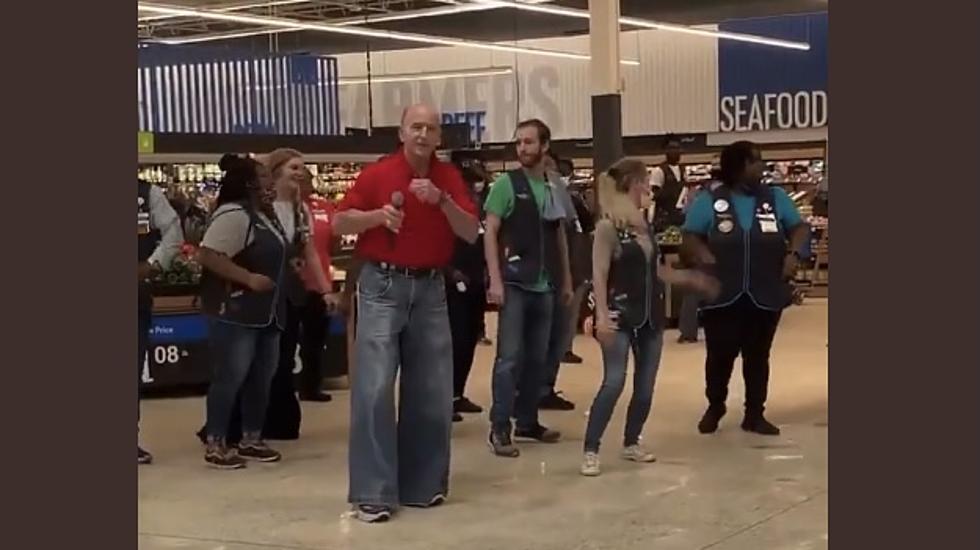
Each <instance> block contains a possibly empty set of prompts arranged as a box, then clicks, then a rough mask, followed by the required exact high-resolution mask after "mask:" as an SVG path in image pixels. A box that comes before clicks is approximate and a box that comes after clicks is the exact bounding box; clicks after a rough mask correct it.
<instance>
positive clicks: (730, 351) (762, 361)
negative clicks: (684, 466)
mask: <svg viewBox="0 0 980 550" xmlns="http://www.w3.org/2000/svg"><path fill="white" fill-rule="evenodd" d="M702 315H703V323H704V336H705V341H706V343H707V348H708V354H707V359H706V360H705V385H706V392H705V394H706V396H707V397H708V403H709V405H710V406H712V407H715V408H721V407H724V405H725V401H726V400H727V398H728V381H729V380H730V379H731V377H732V370H733V369H734V367H735V359H736V358H737V357H738V356H739V354H741V356H742V377H743V379H744V380H745V411H746V413H751V414H761V413H762V412H763V411H764V410H765V404H766V397H767V395H768V392H769V350H770V349H771V348H772V340H773V336H775V334H776V327H777V326H778V325H779V318H780V316H781V315H782V312H779V311H768V310H764V309H760V308H758V307H757V306H756V305H755V304H754V303H752V300H751V299H749V298H748V297H747V296H746V297H743V298H741V299H739V301H737V302H735V303H734V304H732V305H730V306H727V307H723V308H717V309H705V310H703V314H702Z"/></svg>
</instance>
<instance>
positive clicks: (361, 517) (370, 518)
mask: <svg viewBox="0 0 980 550" xmlns="http://www.w3.org/2000/svg"><path fill="white" fill-rule="evenodd" d="M354 517H355V518H356V519H357V520H358V521H362V522H364V523H384V522H386V521H388V520H390V519H391V513H390V512H383V513H380V514H366V513H364V512H356V513H355V514H354Z"/></svg>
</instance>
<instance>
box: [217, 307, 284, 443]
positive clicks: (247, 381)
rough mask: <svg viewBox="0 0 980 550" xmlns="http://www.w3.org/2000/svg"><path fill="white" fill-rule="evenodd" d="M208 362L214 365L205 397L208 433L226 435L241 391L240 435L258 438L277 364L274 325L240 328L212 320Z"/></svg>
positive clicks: (277, 348)
mask: <svg viewBox="0 0 980 550" xmlns="http://www.w3.org/2000/svg"><path fill="white" fill-rule="evenodd" d="M210 329H211V332H210V339H211V361H212V364H213V366H214V368H213V373H212V376H211V387H210V388H209V389H208V398H207V415H208V419H207V433H208V435H209V436H210V437H216V438H221V439H224V438H226V437H227V436H228V426H229V424H230V423H231V417H232V413H233V411H234V408H235V400H236V398H237V397H238V395H239V392H241V407H242V433H243V434H248V435H258V434H261V432H262V426H263V425H264V424H265V413H266V409H268V407H269V388H270V386H271V385H272V377H273V376H274V375H275V374H276V367H277V366H278V364H279V334H280V330H279V328H278V327H277V326H276V325H275V324H272V325H269V326H267V327H263V328H252V327H243V326H240V325H234V324H231V323H225V322H222V321H217V320H212V321H211V325H210Z"/></svg>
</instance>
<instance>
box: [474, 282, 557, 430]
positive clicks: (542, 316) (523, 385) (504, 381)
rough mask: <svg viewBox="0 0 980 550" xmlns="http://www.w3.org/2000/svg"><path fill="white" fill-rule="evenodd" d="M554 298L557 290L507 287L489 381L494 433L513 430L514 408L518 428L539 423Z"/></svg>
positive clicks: (527, 427) (532, 426)
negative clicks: (539, 408)
mask: <svg viewBox="0 0 980 550" xmlns="http://www.w3.org/2000/svg"><path fill="white" fill-rule="evenodd" d="M555 299H556V298H555V293H554V292H531V291H528V290H524V289H522V288H519V287H516V286H513V285H505V286H504V305H503V306H502V307H501V308H500V314H499V316H498V319H497V359H496V360H495V361H494V364H493V379H492V382H491V384H492V387H493V406H492V407H491V408H490V422H491V423H492V425H493V430H494V431H496V432H505V433H510V430H511V427H512V426H511V421H510V419H511V416H515V413H516V417H517V427H518V428H523V429H530V428H535V427H537V426H538V402H539V401H540V399H541V386H542V385H543V384H544V383H545V380H546V379H547V374H548V373H547V361H548V342H549V340H550V339H551V338H550V335H551V322H552V316H553V312H554V307H555V306H554V303H555ZM515 394H516V396H515Z"/></svg>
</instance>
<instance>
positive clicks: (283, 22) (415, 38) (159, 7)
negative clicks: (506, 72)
mask: <svg viewBox="0 0 980 550" xmlns="http://www.w3.org/2000/svg"><path fill="white" fill-rule="evenodd" d="M138 7H139V9H140V10H141V11H146V12H150V13H158V14H161V15H176V16H183V17H197V18H200V19H211V20H214V21H228V22H231V23H243V24H246V25H257V26H260V27H279V28H285V29H294V30H309V31H318V32H332V33H336V34H349V35H354V36H369V37H372V38H385V39H389V40H403V41H406V42H416V43H421V44H434V45H437V46H456V47H460V48H473V49H481V50H493V51H501V52H509V53H519V54H526V55H537V56H543V57H559V58H564V59H576V60H583V61H588V60H589V55H588V54H581V53H574V52H565V51H559V50H545V49H540V48H531V47H526V46H517V45H510V44H501V43H495V42H478V41H474V40H462V39H457V38H445V37H441V36H431V35H427V34H416V33H405V32H397V31H387V30H380V29H368V28H364V27H354V26H349V27H348V26H341V25H334V24H330V23H317V22H312V21H300V20H296V19H287V18H282V17H267V16H261V15H252V14H236V13H223V12H219V11H214V10H207V9H195V8H185V7H182V6H170V5H164V4H151V3H145V2H139V3H138ZM620 63H622V64H624V65H639V64H640V62H639V61H635V60H621V61H620Z"/></svg>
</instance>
